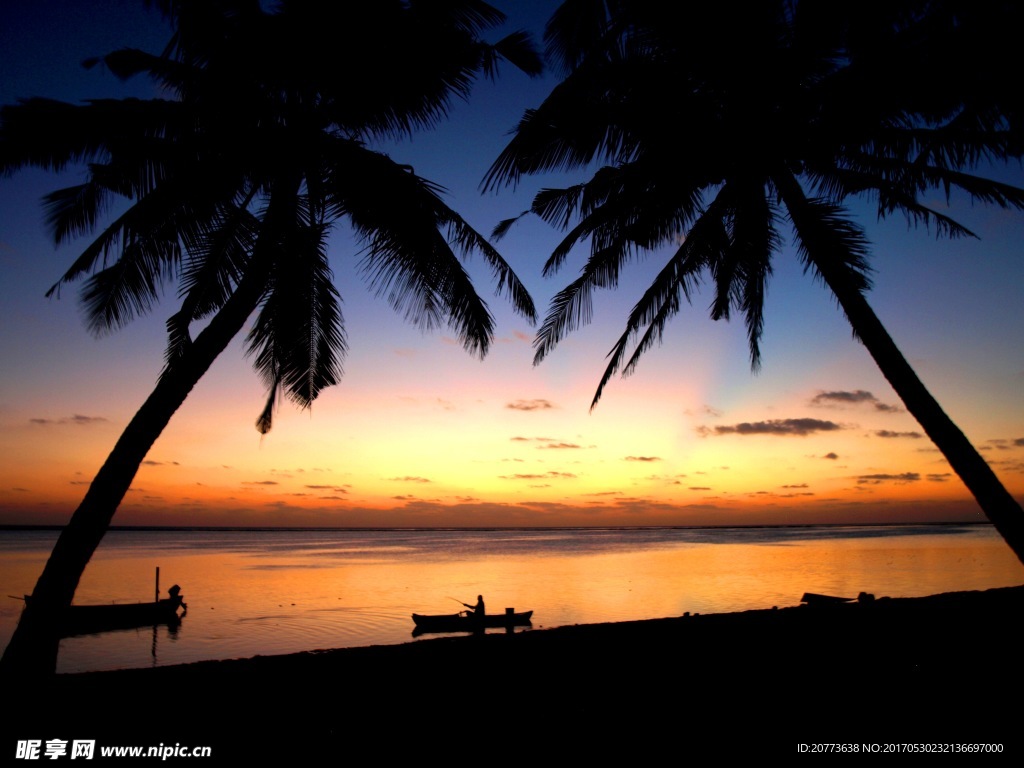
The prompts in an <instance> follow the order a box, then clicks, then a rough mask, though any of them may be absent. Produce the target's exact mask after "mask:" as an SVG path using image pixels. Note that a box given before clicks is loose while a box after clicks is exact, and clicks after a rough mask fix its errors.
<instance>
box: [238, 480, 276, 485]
mask: <svg viewBox="0 0 1024 768" xmlns="http://www.w3.org/2000/svg"><path fill="white" fill-rule="evenodd" d="M242 485H280V483H279V482H277V480H243V481H242Z"/></svg>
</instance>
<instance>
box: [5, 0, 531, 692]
mask: <svg viewBox="0 0 1024 768" xmlns="http://www.w3.org/2000/svg"><path fill="white" fill-rule="evenodd" d="M160 5H161V7H162V9H163V11H164V12H165V13H166V14H167V16H168V17H169V18H170V20H171V21H172V23H173V28H174V36H173V38H172V41H171V43H170V44H169V45H168V47H167V49H166V50H165V51H164V52H163V53H162V54H160V55H151V54H147V53H144V52H141V51H138V50H124V51H119V52H117V53H114V54H111V55H110V56H107V57H106V58H105V60H104V62H105V64H106V65H107V66H108V67H109V68H110V69H111V70H113V71H114V72H115V73H117V74H119V75H121V76H131V75H134V74H139V73H145V74H148V75H150V76H151V77H153V78H154V79H155V80H156V82H157V83H158V84H159V85H160V86H161V87H162V88H164V89H165V90H166V91H167V92H168V94H169V96H171V98H168V99H152V100H133V99H124V100H103V101H91V102H86V103H85V104H81V105H71V104H65V103H59V102H54V101H48V100H42V99H33V100H29V101H25V102H22V103H21V104H19V105H17V106H11V107H6V108H4V110H3V112H2V121H3V123H2V127H0V169H2V171H3V172H4V173H6V174H10V173H12V172H14V171H16V170H17V169H19V168H23V167H26V166H36V167H42V168H47V169H53V170H61V169H63V168H65V167H66V166H68V165H69V164H72V163H82V162H85V163H88V174H87V180H86V181H85V182H84V183H82V184H79V185H77V186H74V187H71V188H68V189H62V190H59V191H56V192H54V193H52V194H50V195H49V196H48V197H47V199H46V201H45V202H46V207H47V212H48V216H49V223H50V225H51V227H52V230H53V233H54V236H55V239H56V240H57V242H58V243H60V242H64V241H66V240H68V239H70V238H72V237H74V236H76V235H82V234H86V233H90V232H93V231H94V230H95V229H96V227H97V225H98V222H99V221H100V218H101V215H102V214H103V213H104V211H105V209H106V207H107V205H108V204H109V203H111V202H112V201H113V200H116V199H117V198H123V199H126V200H127V201H128V205H127V207H125V208H124V209H123V212H121V213H120V214H119V215H116V217H114V218H113V221H111V222H110V223H109V224H107V225H106V226H105V227H104V228H102V229H101V230H100V231H99V235H98V237H96V238H95V239H94V240H93V241H92V243H91V244H90V245H88V246H87V247H86V248H85V250H84V251H83V252H82V253H81V255H80V256H79V257H78V259H77V260H76V261H75V262H74V263H73V264H72V265H71V267H70V269H69V270H68V271H67V272H66V273H65V274H64V276H63V277H62V278H61V280H60V281H59V282H58V283H57V285H55V286H54V288H53V289H52V290H59V288H60V286H61V285H63V284H65V283H69V282H72V281H75V280H79V279H81V278H83V277H84V276H86V275H89V277H88V278H87V279H86V280H85V283H84V287H83V289H82V297H83V303H84V306H85V308H86V311H87V316H88V322H89V325H90V327H91V328H92V329H93V330H95V331H105V330H108V329H112V328H117V327H120V326H122V325H124V324H126V323H128V322H130V321H131V320H132V319H133V318H134V317H135V316H137V315H139V314H142V313H145V312H148V311H150V310H151V309H152V308H153V307H154V305H155V304H156V302H157V299H158V296H159V291H160V288H161V286H162V285H163V284H165V283H168V282H171V281H177V285H178V296H179V299H180V305H179V306H178V308H177V310H176V311H175V312H174V313H173V314H172V315H171V317H170V318H169V319H168V321H167V331H168V345H167V352H166V365H165V367H164V370H163V372H162V373H161V374H160V377H159V380H158V382H157V385H156V388H155V389H154V390H153V392H152V394H151V395H150V396H149V397H148V398H147V400H146V401H145V403H144V404H143V405H142V407H141V408H140V409H139V411H138V413H137V414H136V415H135V417H134V418H133V419H132V420H131V422H130V423H129V424H128V426H127V427H126V428H125V431H124V433H123V434H122V435H121V437H120V439H119V440H118V441H117V444H116V445H115V447H114V449H113V451H112V452H111V453H110V455H109V457H108V458H107V460H106V462H105V463H104V465H103V467H102V468H101V469H100V471H99V473H98V474H97V475H96V478H95V479H94V480H93V482H92V484H91V486H90V488H89V490H88V492H87V493H86V495H85V498H84V499H83V500H82V503H81V505H80V506H79V507H78V509H77V510H76V511H75V512H74V515H73V516H72V518H71V521H70V522H69V524H68V525H67V527H66V528H65V529H64V530H63V531H62V533H61V535H60V538H59V539H58V541H57V543H56V545H55V547H54V550H53V553H52V555H51V557H50V559H49V561H48V562H47V565H46V567H45V569H44V571H43V573H42V575H41V576H40V578H39V581H38V583H37V585H36V587H35V590H34V592H33V594H32V596H31V599H30V600H29V602H28V604H27V606H26V609H25V611H24V613H23V615H22V619H21V622H20V623H19V626H18V628H17V631H16V633H15V635H14V637H13V638H12V640H11V643H10V644H9V646H8V648H7V650H6V652H5V654H4V657H3V667H4V672H5V673H7V674H22V675H35V674H40V673H47V672H52V671H53V669H54V665H55V661H56V650H57V633H56V630H55V621H56V618H57V617H58V616H59V615H60V612H61V610H62V609H63V608H65V607H66V606H68V605H70V603H71V600H72V598H73V596H74V592H75V589H76V587H77V584H78V581H79V579H80V577H81V574H82V572H83V570H84V568H85V566H86V564H87V563H88V562H89V559H90V558H91V556H92V553H93V552H94V551H95V549H96V547H97V546H98V545H99V542H100V540H101V539H102V537H103V535H104V533H105V532H106V530H107V528H108V526H109V524H110V521H111V519H112V517H113V515H114V512H115V511H116V509H117V507H118V505H119V504H120V502H121V499H122V498H123V497H124V495H125V493H126V492H127V490H128V488H129V486H130V485H131V483H132V480H133V478H134V476H135V474H136V472H137V470H138V468H139V466H140V464H141V462H142V461H143V459H144V457H145V456H146V453H147V452H148V450H149V448H150V447H151V446H152V444H153V442H154V441H155V440H156V438H157V437H158V436H159V435H160V433H161V431H162V430H163V428H164V427H165V426H166V425H167V423H168V421H169V420H170V418H171V416H172V415H173V414H174V412H175V411H176V410H177V409H178V407H179V406H180V405H181V404H182V402H183V401H184V400H185V398H186V397H187V395H188V393H189V391H190V390H191V389H192V388H193V386H194V385H195V384H196V383H197V382H198V380H199V379H200V378H201V377H202V375H203V374H204V373H205V372H206V370H207V369H208V368H209V366H210V365H211V364H212V363H213V361H214V359H215V358H216V357H217V356H218V355H219V354H220V353H221V352H222V351H223V350H224V349H225V347H226V346H227V345H228V343H229V342H230V341H231V339H232V338H234V337H235V335H236V334H238V332H239V331H240V330H241V329H242V328H243V326H244V325H245V323H246V321H247V319H248V318H249V317H250V316H252V315H253V313H256V316H255V321H254V322H253V325H252V327H251V329H250V331H249V333H248V336H247V350H248V353H249V354H250V355H251V356H252V359H253V363H254V366H255V368H256V370H257V371H258V372H259V374H260V375H261V377H262V378H263V380H264V381H265V383H266V386H267V389H268V393H269V394H268V398H267V403H266V406H265V408H264V409H263V411H262V413H261V414H260V416H259V418H258V419H257V428H258V429H259V430H260V431H261V432H266V431H267V430H268V429H269V428H270V426H271V420H272V414H273V411H274V407H275V403H276V401H277V399H278V398H279V397H280V396H281V395H282V394H283V395H284V396H286V397H288V398H290V399H291V400H293V401H294V402H296V403H297V404H299V405H300V406H304V407H306V406H309V405H310V404H311V403H312V402H313V400H314V399H315V398H316V397H317V395H318V394H319V393H320V391H321V390H323V389H324V388H325V387H329V386H331V385H332V384H334V383H336V382H337V381H338V379H339V378H340V376H341V359H342V357H343V355H344V352H345V347H346V344H345V334H344V326H343V322H342V316H341V312H340V309H339V294H338V291H337V289H336V288H335V286H334V284H333V282H332V273H331V269H330V265H329V260H328V253H327V237H328V235H329V233H330V231H331V227H332V225H333V224H334V223H335V222H338V221H345V222H346V223H347V224H348V226H349V227H351V229H352V230H353V231H354V232H355V233H356V234H357V235H359V236H360V237H361V238H362V241H363V244H364V247H363V249H362V265H363V267H364V270H365V273H366V275H367V278H368V281H369V283H370V285H371V287H372V288H374V289H376V290H377V292H378V293H379V294H382V295H384V296H385V297H386V298H387V299H388V301H389V302H390V303H391V304H393V305H394V306H395V307H396V308H397V309H399V310H401V311H403V312H404V313H405V314H406V316H407V318H408V319H410V320H411V321H412V322H414V323H417V324H420V325H422V326H424V327H434V326H437V325H439V324H447V325H448V326H449V327H450V328H451V329H452V330H453V331H454V332H455V333H456V334H457V335H458V336H459V338H460V339H461V341H462V344H463V346H464V347H465V349H466V350H467V351H469V352H471V353H475V354H478V355H480V356H483V355H484V354H486V352H487V350H488V347H489V345H490V343H491V340H492V338H493V318H492V316H491V314H490V312H489V310H488V308H487V304H486V303H485V302H484V301H483V300H482V299H481V298H480V297H479V296H478V294H477V293H476V291H475V290H474V288H473V285H472V283H471V282H470V279H469V276H468V274H467V273H466V271H465V269H464V268H463V266H462V264H461V259H460V257H462V258H465V257H468V256H470V255H472V254H474V253H475V254H479V255H480V256H482V257H483V259H484V260H485V261H486V262H487V264H488V265H489V266H490V268H491V271H492V274H493V275H494V279H495V281H496V283H497V291H498V292H499V293H504V294H505V295H507V296H508V298H509V299H510V300H511V302H512V305H513V306H514V308H515V309H516V310H517V311H518V312H520V313H521V314H523V315H525V316H526V317H528V318H531V319H532V318H533V317H534V308H533V304H532V301H531V299H530V297H529V295H528V293H527V291H526V290H525V288H524V287H523V285H522V284H521V283H520V282H519V280H518V278H517V277H516V275H515V273H514V272H513V271H512V269H511V268H510V267H509V265H508V264H507V263H506V262H505V261H504V260H503V259H502V257H501V256H500V254H499V253H498V252H497V251H496V250H495V249H494V248H493V247H492V246H491V245H490V244H489V243H488V242H487V241H486V239H485V238H483V237H482V236H480V235H479V234H478V233H477V232H475V231H474V230H473V229H472V228H471V227H470V226H469V225H468V224H467V223H466V222H465V221H464V220H463V219H462V218H461V217H460V216H459V215H458V214H457V213H456V212H455V211H453V210H451V209H450V208H449V207H448V206H447V205H446V204H445V203H444V202H443V201H442V199H441V196H440V188H439V187H437V186H436V185H434V184H432V183H431V182H429V181H427V180H425V179H423V178H420V177H419V176H417V175H416V174H415V173H414V172H413V171H412V169H411V168H410V167H408V166H404V165H401V164H399V163H397V162H395V161H394V160H392V159H391V158H390V157H388V156H387V155H385V154H382V153H380V152H377V151H374V150H372V149H371V148H370V147H369V146H367V144H366V142H367V141H369V140H375V139H380V138H384V139H389V138H394V137H400V136H404V135H407V134H410V133H411V132H413V131H414V130H416V129H419V128H424V127H428V126H431V125H433V124H435V123H436V122H437V121H439V120H440V119H441V118H442V117H443V116H444V115H445V113H446V110H447V108H448V106H449V104H450V101H451V99H452V98H454V97H465V96H466V95H467V94H468V93H469V90H470V87H471V85H472V83H473V81H474V79H475V78H476V77H477V76H478V75H479V74H484V75H487V76H493V75H494V74H495V71H496V69H495V68H496V66H497V64H498V62H499V61H500V60H501V59H507V60H509V61H511V62H512V63H514V64H516V65H517V66H519V67H520V68H522V69H524V70H525V71H527V72H528V73H530V74H536V73H538V72H539V69H540V62H539V58H538V57H537V56H536V54H535V53H534V52H533V50H532V48H531V46H530V44H529V41H528V39H527V38H526V37H525V36H524V35H522V34H520V33H516V34H513V35H511V36H509V37H507V38H505V39H504V40H502V41H501V42H499V43H497V44H494V45H487V44H485V43H483V42H481V40H480V38H479V35H480V33H481V32H482V31H484V30H486V29H488V28H490V27H492V26H494V25H495V24H497V23H499V22H500V21H502V19H503V18H504V17H503V16H502V15H501V14H500V13H498V12H497V11H496V10H494V9H493V8H491V7H490V6H488V5H486V4H484V3H482V2H478V1H477V0H456V1H455V2H448V3H432V2H399V1H398V0H394V1H393V2H372V3H367V4H365V5H360V4H346V5H345V6H344V8H339V9H336V13H345V14H347V19H346V22H347V23H345V24H338V19H337V15H335V17H334V19H333V21H332V23H331V24H329V25H325V24H324V23H323V20H322V18H320V17H319V16H318V15H317V13H316V12H315V10H314V7H313V5H312V4H310V3H306V2H302V1H301V0H296V1H287V2H281V3H280V4H279V5H278V6H277V8H276V9H275V10H274V11H272V12H268V11H265V10H264V9H263V8H262V7H261V4H260V3H259V2H258V0H224V1H223V2H210V0H165V2H162V3H161V4H160ZM338 28H341V29H342V30H344V35H345V39H343V40H338V39H337V37H336V35H335V32H334V31H335V30H336V29H338ZM410 61H414V62H416V67H415V69H414V71H410V68H409V67H408V62H410ZM203 321H206V325H205V327H203V328H202V330H201V331H199V333H198V334H197V335H195V338H193V337H192V330H191V329H192V327H193V325H194V324H196V323H200V322H203Z"/></svg>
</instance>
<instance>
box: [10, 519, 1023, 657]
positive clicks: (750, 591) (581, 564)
mask: <svg viewBox="0 0 1024 768" xmlns="http://www.w3.org/2000/svg"><path fill="white" fill-rule="evenodd" d="M160 535H163V536H170V534H146V536H154V537H156V536H160ZM188 535H189V534H184V536H188ZM274 535H275V536H279V535H278V534H274ZM451 535H452V536H455V537H456V538H457V534H451ZM480 536H483V537H484V538H483V539H478V541H477V544H479V541H484V542H486V534H479V533H473V534H467V539H466V541H468V540H469V537H480ZM542 536H543V534H542V533H539V532H538V533H537V537H538V546H537V547H536V548H534V549H532V550H531V548H530V546H528V545H529V544H530V542H529V537H528V536H527V537H526V540H525V542H522V543H525V545H527V546H522V547H520V548H519V549H517V550H516V552H515V554H514V556H513V555H509V554H508V552H503V553H501V554H488V553H487V551H486V548H484V550H481V548H480V546H478V545H475V546H470V545H469V544H464V545H463V546H445V547H442V548H440V550H437V549H430V550H422V549H416V548H414V547H413V548H410V547H406V546H403V545H400V544H399V545H395V546H391V545H389V544H387V537H386V536H384V537H382V540H381V541H379V542H371V544H372V546H369V547H367V546H356V547H347V546H345V543H344V541H338V546H336V547H335V546H331V545H330V542H327V544H325V545H324V546H322V547H320V546H309V545H308V544H304V545H303V546H297V547H289V546H288V539H287V537H284V538H281V537H280V536H279V538H278V539H276V540H275V541H276V542H277V544H276V545H275V546H273V547H268V548H266V549H262V548H260V546H259V541H260V540H259V539H252V536H250V539H251V540H254V541H255V542H256V544H255V545H251V546H247V547H234V546H220V545H219V544H218V545H216V546H212V547H206V548H203V547H200V548H188V547H180V548H169V547H163V548H162V547H161V546H160V545H159V542H160V540H159V539H156V538H154V539H153V541H154V542H155V543H156V545H155V546H145V547H143V548H142V549H139V548H137V547H120V548H119V547H118V546H116V545H115V546H110V547H104V548H101V549H100V551H99V552H98V553H97V556H96V557H95V558H94V561H93V562H92V563H91V564H90V566H89V568H88V570H87V572H86V575H85V577H84V579H83V581H82V584H81V586H80V588H79V591H78V593H77V595H76V599H75V601H76V602H77V603H81V604H86V603H106V602H135V601H144V600H150V599H152V596H153V572H154V567H155V566H157V565H159V566H161V590H162V591H163V592H166V589H167V588H168V587H170V586H171V585H172V584H174V583H177V584H180V585H181V587H182V593H183V595H184V597H185V601H186V602H187V603H188V606H189V609H188V615H187V616H186V617H185V620H184V621H183V622H182V625H181V627H180V628H179V629H178V631H177V632H176V633H172V632H170V631H169V630H168V628H167V627H160V628H159V629H158V630H157V632H156V636H155V642H154V632H153V630H152V628H146V629H142V630H130V631H122V632H116V633H107V634H104V635H97V636H90V637H78V638H68V639H66V640H64V641H63V642H62V647H61V657H60V662H59V671H65V672H69V671H82V670H87V669H110V668H117V667H137V666H149V665H152V664H154V663H159V664H175V663H183V662H189V661H197V660H201V659H216V658H235V657H243V656H253V655H257V654H264V655H265V654H276V653H288V652H295V651H304V650H314V649H319V648H332V647H344V646H353V645H371V644H378V643H399V642H406V641H409V640H410V639H411V636H410V634H411V631H412V628H413V625H412V621H411V617H410V614H412V613H413V612H417V613H455V612H456V611H458V610H460V609H461V606H460V605H458V604H457V601H464V602H467V603H472V602H474V601H475V598H476V595H477V594H483V595H484V597H485V599H486V601H487V606H488V612H490V613H499V612H502V611H503V610H504V609H505V608H506V607H514V608H515V609H516V610H533V611H534V627H552V626H560V625H566V624H576V623H590V622H599V621H622V620H632V619H644V618H655V617H662V616H678V615H681V614H683V613H685V612H690V613H713V612H722V611H734V610H747V609H753V608H769V607H771V606H773V605H778V606H789V605H796V604H797V603H799V600H800V596H801V595H802V594H803V593H804V592H819V593H824V594H833V595H842V596H846V597H855V596H856V595H857V594H858V593H859V592H861V591H865V592H871V593H874V594H876V595H878V596H883V595H889V596H893V597H904V596H915V595H926V594H935V593H939V592H947V591H954V590H973V589H987V588H990V587H997V586H1010V585H1015V584H1021V583H1024V566H1022V565H1021V563H1020V562H1019V561H1017V559H1016V558H1015V557H1014V556H1013V554H1012V552H1011V551H1010V550H1009V548H1008V547H1006V545H1005V544H1004V543H1003V542H1002V541H1001V539H999V537H998V535H995V534H994V533H993V532H992V531H991V529H988V528H981V529H977V530H969V531H967V532H965V533H957V534H956V535H914V536H874V537H871V536H869V537H851V538H824V539H813V538H811V539H801V538H795V539H793V538H791V539H788V540H774V541H772V540H768V541H763V540H759V539H755V540H750V539H749V538H748V540H746V541H743V542H742V543H730V541H729V540H728V538H724V539H722V538H720V539H718V540H717V542H716V543H709V542H699V543H695V542H693V541H655V542H653V543H652V542H646V543H643V544H642V546H641V545H637V546H635V547H634V546H631V545H630V544H629V538H628V536H627V537H626V539H625V541H626V545H625V546H622V547H618V546H614V547H608V548H606V549H604V550H601V549H596V550H595V549H586V548H584V549H585V551H584V552H583V553H582V554H581V553H578V552H576V551H575V550H574V549H573V547H572V546H568V545H567V546H556V547H553V548H552V547H544V546H540V545H539V542H540V541H541V537H542ZM563 538H565V536H563ZM570 539H571V536H570ZM146 541H149V539H146ZM167 541H170V539H167ZM282 542H283V543H282ZM571 543H572V542H571V541H570V542H569V544H571ZM516 545H517V546H519V544H518V543H517V544H516ZM47 554H48V548H45V547H43V548H39V549H38V551H33V552H21V551H19V552H15V553H13V554H10V555H7V554H5V557H4V558H3V561H2V563H0V576H2V582H0V583H2V584H3V587H4V591H5V593H6V594H13V595H17V594H24V593H25V592H28V591H30V590H31V588H32V585H33V583H34V581H35V578H36V577H37V576H38V573H39V570H40V569H41V567H42V564H43V562H44V561H45V557H46V555H47ZM19 611H20V603H19V602H18V601H15V600H10V599H6V602H5V604H4V606H3V609H2V610H0V643H4V644H6V642H7V639H8V638H9V637H10V633H11V632H12V631H13V626H14V621H16V618H17V613H18V612H19ZM154 647H155V656H154Z"/></svg>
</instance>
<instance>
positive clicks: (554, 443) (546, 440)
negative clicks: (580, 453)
mask: <svg viewBox="0 0 1024 768" xmlns="http://www.w3.org/2000/svg"><path fill="white" fill-rule="evenodd" d="M509 439H510V440H512V442H516V443H540V445H538V446H537V448H538V449H540V448H554V449H565V448H569V449H573V448H583V446H582V445H579V444H578V443H570V442H566V441H565V440H555V439H554V438H551V437H511V438H509ZM591 447H593V446H591Z"/></svg>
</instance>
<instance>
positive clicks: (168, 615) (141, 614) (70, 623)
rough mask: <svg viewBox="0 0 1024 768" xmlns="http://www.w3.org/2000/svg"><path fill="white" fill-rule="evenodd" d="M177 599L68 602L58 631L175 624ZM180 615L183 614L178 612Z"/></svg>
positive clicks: (70, 632)
mask: <svg viewBox="0 0 1024 768" xmlns="http://www.w3.org/2000/svg"><path fill="white" fill-rule="evenodd" d="M183 606H184V603H182V601H181V598H177V599H165V600H159V601H157V602H153V603H112V604H110V605H72V606H70V607H68V608H67V610H66V611H65V612H64V616H63V618H62V620H61V624H60V632H61V634H62V635H63V636H65V637H70V636H72V635H89V634H95V633H97V632H109V631H112V630H115V629H135V628H137V627H150V626H157V625H159V624H172V625H173V624H177V623H178V622H179V621H180V620H181V615H179V613H178V610H179V609H180V608H182V607H183ZM182 615H184V614H182Z"/></svg>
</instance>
